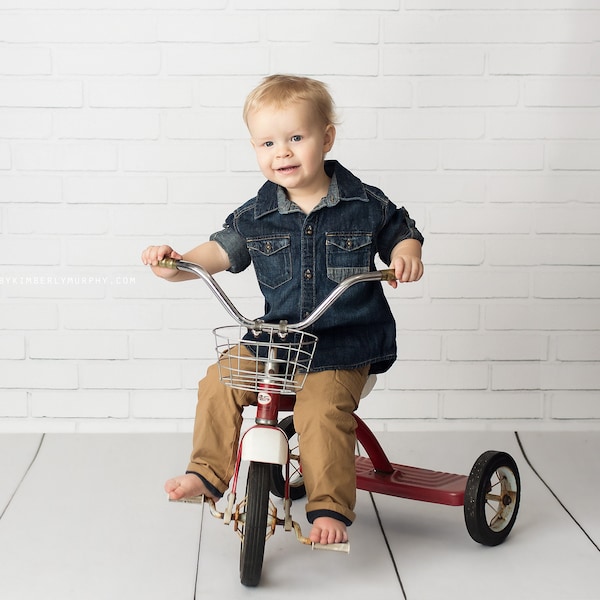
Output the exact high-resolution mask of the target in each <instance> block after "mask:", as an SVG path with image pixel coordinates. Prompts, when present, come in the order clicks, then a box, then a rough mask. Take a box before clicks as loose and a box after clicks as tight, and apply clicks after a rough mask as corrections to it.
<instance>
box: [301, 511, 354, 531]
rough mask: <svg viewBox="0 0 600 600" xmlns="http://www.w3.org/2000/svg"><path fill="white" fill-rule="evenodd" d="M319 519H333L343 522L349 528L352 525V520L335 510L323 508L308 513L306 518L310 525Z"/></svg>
mask: <svg viewBox="0 0 600 600" xmlns="http://www.w3.org/2000/svg"><path fill="white" fill-rule="evenodd" d="M319 517H331V518H332V519H336V520H338V521H341V522H342V523H344V525H346V526H347V527H350V525H352V520H351V519H349V518H348V517H346V516H345V515H343V514H341V513H339V512H337V511H335V510H328V509H324V508H323V509H318V510H309V511H308V512H307V513H306V518H307V520H308V522H309V523H314V521H315V519H318V518H319Z"/></svg>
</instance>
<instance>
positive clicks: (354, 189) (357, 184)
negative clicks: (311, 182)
mask: <svg viewBox="0 0 600 600" xmlns="http://www.w3.org/2000/svg"><path fill="white" fill-rule="evenodd" d="M325 171H326V173H327V174H328V175H329V177H331V182H330V183H329V189H328V190H327V195H326V196H324V197H323V198H321V201H320V202H319V204H318V205H317V206H316V207H315V209H314V210H320V209H322V208H329V207H332V206H335V205H336V204H338V203H339V202H342V201H349V200H360V201H362V202H368V198H367V195H366V193H365V190H364V187H363V185H362V183H361V181H360V180H359V179H358V177H356V176H354V175H353V174H352V173H351V172H350V171H348V170H347V169H345V168H344V167H342V165H340V164H339V163H338V162H337V161H335V160H327V161H325ZM276 210H277V211H279V213H280V214H284V215H285V214H289V213H293V212H301V209H300V207H299V206H297V205H296V204H294V203H293V202H292V201H290V200H289V198H288V197H287V194H286V193H285V189H284V188H282V187H281V186H279V185H275V184H274V183H271V182H270V181H268V182H267V183H265V184H264V185H263V186H262V188H261V189H260V190H259V192H258V196H257V202H256V205H255V208H254V216H255V218H257V219H258V218H260V217H262V216H264V215H266V214H268V213H271V212H274V211H276Z"/></svg>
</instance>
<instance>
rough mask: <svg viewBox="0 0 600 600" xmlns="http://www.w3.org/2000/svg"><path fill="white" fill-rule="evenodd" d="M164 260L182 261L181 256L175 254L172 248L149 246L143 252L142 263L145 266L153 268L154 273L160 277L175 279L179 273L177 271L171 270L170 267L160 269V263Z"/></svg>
mask: <svg viewBox="0 0 600 600" xmlns="http://www.w3.org/2000/svg"><path fill="white" fill-rule="evenodd" d="M163 258H176V259H181V258H182V256H181V254H179V253H177V252H175V250H173V248H171V246H167V245H163V246H148V248H146V249H145V250H144V251H143V252H142V262H143V263H144V264H145V265H149V266H150V267H151V268H152V272H153V273H154V274H155V275H157V276H158V277H162V278H163V279H173V277H175V276H176V275H177V273H178V271H177V270H176V269H169V268H168V267H159V266H158V261H159V260H162V259H163Z"/></svg>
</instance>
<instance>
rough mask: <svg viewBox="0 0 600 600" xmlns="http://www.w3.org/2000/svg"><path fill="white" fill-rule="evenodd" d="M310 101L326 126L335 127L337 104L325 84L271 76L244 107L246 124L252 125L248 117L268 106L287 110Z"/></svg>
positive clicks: (292, 77)
mask: <svg viewBox="0 0 600 600" xmlns="http://www.w3.org/2000/svg"><path fill="white" fill-rule="evenodd" d="M301 101H305V102H309V103H310V104H311V105H312V107H313V109H314V111H315V115H316V116H317V117H318V118H319V119H320V120H322V121H323V124H324V125H330V124H335V104H334V102H333V98H332V97H331V94H330V93H329V90H328V89H327V86H326V85H325V84H324V83H322V82H321V81H317V80H316V79H311V78H309V77H298V76H296V75H270V76H269V77H265V78H264V79H263V80H262V82H261V83H260V84H259V85H258V86H257V87H256V88H254V89H253V90H252V91H251V92H250V93H249V94H248V97H247V98H246V102H245V104H244V112H243V117H244V122H245V123H246V125H248V115H249V114H250V113H251V112H254V111H257V110H260V109H261V108H264V107H265V106H270V107H275V108H278V109H279V108H283V107H285V106H288V105H289V104H293V103H295V102H301Z"/></svg>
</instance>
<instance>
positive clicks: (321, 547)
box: [311, 542, 350, 554]
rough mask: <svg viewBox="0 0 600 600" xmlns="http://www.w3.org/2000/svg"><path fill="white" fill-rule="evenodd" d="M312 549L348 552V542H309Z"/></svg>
mask: <svg viewBox="0 0 600 600" xmlns="http://www.w3.org/2000/svg"><path fill="white" fill-rule="evenodd" d="M311 546H312V549H313V550H332V551H333V552H345V553H346V554H350V542H342V543H340V544H316V543H315V542H312V543H311Z"/></svg>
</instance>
